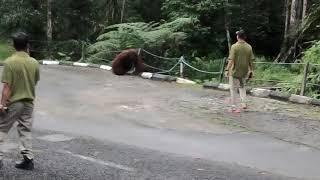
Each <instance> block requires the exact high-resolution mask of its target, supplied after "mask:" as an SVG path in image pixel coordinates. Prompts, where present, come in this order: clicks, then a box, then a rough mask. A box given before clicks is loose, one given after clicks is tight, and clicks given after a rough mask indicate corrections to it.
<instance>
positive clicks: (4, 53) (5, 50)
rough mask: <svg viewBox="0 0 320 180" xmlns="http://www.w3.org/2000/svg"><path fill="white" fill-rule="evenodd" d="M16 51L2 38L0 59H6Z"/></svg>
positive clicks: (0, 41)
mask: <svg viewBox="0 0 320 180" xmlns="http://www.w3.org/2000/svg"><path fill="white" fill-rule="evenodd" d="M13 52H14V50H13V48H12V47H11V45H10V44H9V43H8V42H7V41H4V40H0V61H4V60H5V59H6V58H8V57H9V56H10V55H11V54H12V53H13Z"/></svg>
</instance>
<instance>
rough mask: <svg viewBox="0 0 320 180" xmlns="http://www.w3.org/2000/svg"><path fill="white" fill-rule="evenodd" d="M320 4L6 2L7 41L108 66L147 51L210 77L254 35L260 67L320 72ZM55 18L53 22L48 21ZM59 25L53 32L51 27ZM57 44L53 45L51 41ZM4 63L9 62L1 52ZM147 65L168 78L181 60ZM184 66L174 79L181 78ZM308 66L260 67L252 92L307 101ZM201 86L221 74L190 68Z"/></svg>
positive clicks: (3, 28) (2, 12)
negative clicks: (240, 40) (240, 38)
mask: <svg viewBox="0 0 320 180" xmlns="http://www.w3.org/2000/svg"><path fill="white" fill-rule="evenodd" d="M319 3H320V2H319V0H286V1H278V0H251V1H245V0H197V1H195V0H153V1H150V0H130V1H128V0H94V1H92V0H82V1H78V0H64V1H58V0H45V1H35V0H24V1H15V0H6V1H1V6H0V17H1V21H0V34H1V37H0V38H3V39H8V37H9V35H10V34H11V33H13V32H15V31H17V30H24V31H27V32H28V33H30V34H31V38H32V39H33V40H34V41H32V43H31V55H32V56H34V57H36V58H37V59H43V58H55V59H62V60H69V61H82V62H84V61H86V62H91V63H100V64H107V63H110V61H111V60H112V59H113V58H114V56H115V55H116V54H117V51H121V50H123V49H127V48H143V49H145V50H147V51H149V52H151V53H153V54H157V55H160V56H164V57H173V58H176V59H178V58H180V57H181V56H184V58H185V60H186V61H187V62H188V63H189V64H190V65H191V66H194V67H196V68H198V69H200V70H203V71H209V72H217V73H218V72H221V71H222V70H223V69H222V68H223V65H224V64H223V62H224V59H225V57H226V56H227V55H228V49H229V45H230V44H232V43H234V42H235V41H236V37H235V31H237V30H239V29H240V28H241V29H244V30H246V31H247V32H248V42H249V43H250V44H251V45H252V46H253V48H254V51H255V54H256V55H257V56H258V57H259V56H261V57H265V58H258V59H257V61H258V62H269V63H273V62H275V63H279V62H282V63H293V62H302V63H304V62H309V63H319V64H320V60H319V57H320V50H319V49H320V42H319V39H320V31H319V24H320V13H319V12H320V4H319ZM50 14H52V15H51V16H48V15H50ZM48 22H52V26H48V24H50V23H48ZM51 38H52V41H50V42H48V41H47V40H50V39H51ZM0 52H1V54H0V59H1V58H5V57H6V56H8V54H10V53H8V52H10V51H8V49H7V44H6V43H1V44H0ZM142 55H143V56H144V58H145V61H146V63H147V64H149V65H151V66H154V67H156V68H158V69H161V70H155V71H163V70H169V69H170V68H171V67H172V66H174V65H175V64H176V63H177V61H178V60H176V59H172V60H170V59H161V58H158V57H154V56H151V55H150V54H148V53H146V52H142ZM178 67H179V66H177V68H175V69H174V70H173V71H172V72H170V73H168V74H172V75H178V74H179V68H178ZM319 68H320V66H311V67H310V70H309V76H308V83H309V84H308V87H307V94H308V95H309V96H312V97H319V94H320V92H319V90H318V89H320V88H319V87H318V86H317V85H319V83H320V80H319V79H320V77H319V70H320V69H319ZM303 69H304V66H303V65H284V64H265V63H257V64H256V72H255V80H254V81H252V82H250V83H251V85H252V86H264V87H266V86H275V87H279V89H281V90H283V91H289V92H292V93H299V91H300V88H301V81H302V78H303V75H302V74H303ZM185 76H186V77H187V78H190V79H193V80H195V81H197V82H204V81H219V79H220V75H219V74H210V73H209V74H206V73H200V72H197V71H195V70H194V69H191V68H189V67H185Z"/></svg>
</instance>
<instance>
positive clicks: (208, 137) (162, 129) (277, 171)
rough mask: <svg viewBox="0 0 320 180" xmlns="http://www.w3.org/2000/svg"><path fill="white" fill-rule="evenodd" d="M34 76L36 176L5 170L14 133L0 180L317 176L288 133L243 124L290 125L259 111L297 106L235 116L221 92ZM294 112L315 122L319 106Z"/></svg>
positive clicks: (134, 80)
mask: <svg viewBox="0 0 320 180" xmlns="http://www.w3.org/2000/svg"><path fill="white" fill-rule="evenodd" d="M41 73H42V77H41V83H40V84H39V87H38V99H37V102H36V107H37V108H36V110H35V122H34V131H35V132H34V148H35V153H36V161H35V162H36V169H35V171H33V172H25V171H20V170H16V169H14V168H12V167H13V165H14V161H15V160H17V159H18V153H17V151H16V150H15V149H16V147H17V144H16V141H15V140H16V134H15V133H14V129H13V131H12V132H11V134H10V136H9V140H8V141H7V142H8V143H7V145H6V148H7V149H8V153H7V158H6V160H5V167H4V168H3V169H2V170H1V171H0V176H3V177H4V179H179V180H180V179H187V180H188V179H212V180H242V179H248V180H251V179H257V180H265V179H270V180H273V179H274V180H275V179H277V180H278V179H280V180H281V179H295V178H301V179H320V173H319V172H318V162H320V161H319V160H320V151H319V150H318V149H317V148H316V147H312V146H309V145H308V144H302V143H300V141H298V140H297V141H291V140H287V139H285V138H293V137H294V134H295V133H293V132H292V134H291V136H289V135H288V134H289V133H287V136H284V135H283V134H281V133H278V134H279V136H273V135H274V134H270V133H268V132H271V131H272V127H269V126H266V125H264V124H263V125H261V122H260V123H255V125H257V124H258V125H260V126H259V127H260V129H259V132H257V131H255V130H252V129H251V128H252V127H253V125H252V124H253V123H250V124H245V123H243V122H244V121H245V120H244V119H248V122H249V119H250V121H253V120H254V119H255V120H257V121H258V120H259V117H260V116H261V117H262V118H263V119H265V120H267V119H277V118H278V117H280V116H281V117H285V118H284V119H288V116H286V115H285V114H286V112H287V111H288V110H286V111H283V109H284V108H279V109H281V110H279V109H272V110H268V109H261V108H260V107H259V106H258V104H261V103H263V104H264V105H268V104H269V105H270V104H272V105H273V106H272V107H284V106H285V107H291V108H296V106H294V105H292V106H291V105H288V104H283V103H281V102H275V101H269V100H260V99H252V108H251V111H249V112H247V113H244V114H241V115H237V116H234V115H230V114H228V113H227V108H228V107H227V106H226V105H225V102H224V101H225V97H226V94H225V93H223V92H219V91H211V90H203V89H201V88H199V87H185V86H180V85H176V84H170V83H163V82H155V81H148V80H143V79H141V78H139V77H134V76H123V77H119V76H114V75H112V74H111V73H110V72H106V71H103V70H99V69H89V68H75V67H63V66H42V72H41ZM274 104H278V105H277V106H274ZM264 107H265V106H264ZM299 109H300V110H301V109H308V112H309V111H310V112H314V113H315V114H314V116H310V117H309V119H310V118H313V117H316V116H317V114H316V112H317V110H318V109H311V110H310V108H309V107H306V106H303V107H302V108H299ZM266 111H273V112H272V113H267V112H266ZM275 111H277V112H275ZM295 113H296V114H301V113H299V111H298V110H297V111H295ZM295 113H290V114H291V115H293V114H295ZM308 114H312V113H308ZM290 118H296V119H297V118H299V117H298V116H297V117H291V116H290ZM238 121H239V123H238ZM246 122H247V121H246ZM282 124H284V123H282ZM246 125H251V126H246ZM258 125H257V126H255V127H258ZM261 127H268V128H261ZM287 127H289V126H288V125H287ZM274 129H276V128H274ZM267 130H268V131H267ZM279 132H280V131H279ZM281 132H282V131H281ZM278 134H276V135H278ZM314 139H315V140H317V139H316V138H314ZM301 141H302V140H301ZM0 178H1V177H0Z"/></svg>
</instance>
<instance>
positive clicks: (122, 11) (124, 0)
mask: <svg viewBox="0 0 320 180" xmlns="http://www.w3.org/2000/svg"><path fill="white" fill-rule="evenodd" d="M125 8H126V0H123V1H122V8H121V19H120V22H121V23H123V18H124V11H125Z"/></svg>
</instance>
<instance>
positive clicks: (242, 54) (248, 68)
mask: <svg viewBox="0 0 320 180" xmlns="http://www.w3.org/2000/svg"><path fill="white" fill-rule="evenodd" d="M236 34H237V40H238V42H237V43H235V44H233V45H232V47H231V49H230V53H229V58H228V60H229V62H228V66H227V69H226V76H227V77H229V84H230V93H231V105H232V109H231V110H232V112H240V109H238V108H237V107H236V98H235V95H236V92H237V88H239V93H240V100H241V107H242V108H243V109H246V108H247V104H246V89H245V80H246V78H252V76H253V60H254V55H253V50H252V47H251V46H250V45H249V44H248V43H247V42H246V41H245V40H246V34H245V32H244V31H243V30H241V31H237V33H236Z"/></svg>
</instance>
